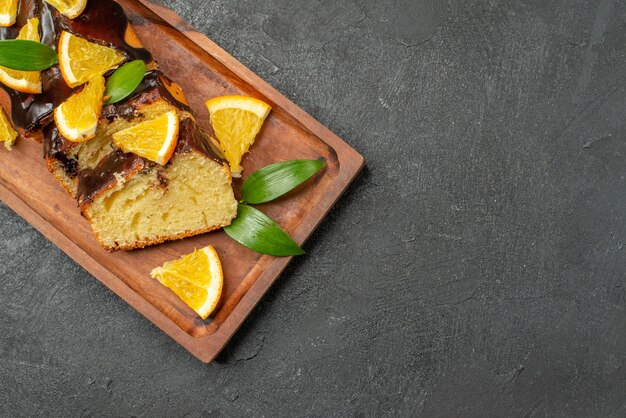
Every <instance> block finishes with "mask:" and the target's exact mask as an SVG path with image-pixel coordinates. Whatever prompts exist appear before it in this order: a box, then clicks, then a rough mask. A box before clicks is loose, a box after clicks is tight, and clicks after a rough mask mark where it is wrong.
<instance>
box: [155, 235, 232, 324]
mask: <svg viewBox="0 0 626 418" xmlns="http://www.w3.org/2000/svg"><path fill="white" fill-rule="evenodd" d="M150 276H152V277H153V278H155V279H157V280H158V281H160V282H161V283H162V284H163V285H165V286H166V287H168V288H169V289H170V290H172V291H173V292H174V293H176V295H178V297H180V298H181V299H182V300H183V302H185V303H186V304H187V305H189V307H190V308H191V309H193V310H194V311H196V313H197V314H198V315H200V317H201V318H202V319H207V318H208V317H209V315H211V313H212V312H213V311H214V310H215V308H216V307H217V304H218V302H219V300H220V297H221V296H222V288H223V287H224V275H223V273H222V263H221V262H220V258H219V256H218V255H217V252H216V251H215V248H213V247H212V246H210V245H209V246H208V247H205V248H203V249H201V250H196V251H194V252H193V253H191V254H189V255H186V256H184V257H182V258H180V259H178V260H175V261H169V262H167V263H165V264H163V266H162V267H158V268H155V269H154V270H152V272H151V273H150Z"/></svg>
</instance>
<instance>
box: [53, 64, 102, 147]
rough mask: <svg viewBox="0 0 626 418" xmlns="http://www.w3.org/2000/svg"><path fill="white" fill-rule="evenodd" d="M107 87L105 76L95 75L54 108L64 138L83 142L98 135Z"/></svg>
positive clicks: (55, 119)
mask: <svg viewBox="0 0 626 418" xmlns="http://www.w3.org/2000/svg"><path fill="white" fill-rule="evenodd" d="M105 89H106V86H105V82H104V77H102V76H101V75H98V76H95V77H94V78H92V79H91V80H89V81H88V82H87V84H86V85H85V87H84V88H83V90H82V91H81V92H80V93H76V94H73V95H72V96H70V98H69V99H67V100H66V101H65V102H63V104H61V105H60V106H59V107H57V108H56V109H55V110H54V121H55V122H56V124H57V127H58V128H59V132H60V133H61V135H62V136H63V137H64V138H66V139H68V140H70V141H73V142H83V141H87V140H88V139H91V138H93V137H94V136H96V130H97V129H98V119H100V113H101V112H102V105H103V96H104V91H105Z"/></svg>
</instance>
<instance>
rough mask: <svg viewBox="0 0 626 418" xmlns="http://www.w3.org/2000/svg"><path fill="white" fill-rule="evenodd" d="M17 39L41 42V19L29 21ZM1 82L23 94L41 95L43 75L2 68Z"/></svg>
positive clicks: (0, 73) (0, 71)
mask: <svg viewBox="0 0 626 418" xmlns="http://www.w3.org/2000/svg"><path fill="white" fill-rule="evenodd" d="M17 39H23V40H27V41H35V42H40V38H39V19H37V18H36V17H34V18H32V19H29V20H28V22H26V24H25V25H24V26H23V27H22V29H20V32H19V33H18V35H17ZM0 82H2V83H3V84H5V85H6V86H8V87H10V88H12V89H13V90H17V91H21V92H22V93H30V94H37V93H41V73H40V72H39V71H18V70H12V69H10V68H6V67H0Z"/></svg>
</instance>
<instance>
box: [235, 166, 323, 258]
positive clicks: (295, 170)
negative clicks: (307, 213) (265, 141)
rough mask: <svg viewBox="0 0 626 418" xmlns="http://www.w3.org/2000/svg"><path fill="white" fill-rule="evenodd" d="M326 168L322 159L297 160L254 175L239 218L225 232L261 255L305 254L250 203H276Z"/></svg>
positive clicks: (245, 188) (245, 187)
mask: <svg viewBox="0 0 626 418" xmlns="http://www.w3.org/2000/svg"><path fill="white" fill-rule="evenodd" d="M325 165H326V163H325V162H324V161H319V160H294V161H285V162H282V163H276V164H272V165H270V166H267V167H265V168H262V169H261V170H259V171H257V172H255V173H253V174H252V175H251V176H250V177H248V178H247V179H246V181H245V182H244V184H243V187H242V188H241V194H242V198H243V200H242V203H240V204H239V206H238V208H237V217H236V218H235V220H234V221H233V223H232V224H230V225H229V226H227V227H225V228H224V231H226V233H227V234H228V235H229V236H230V237H231V238H232V239H234V240H235V241H237V242H238V243H240V244H241V245H243V246H244V247H247V248H250V249H251V250H253V251H256V252H258V253H262V254H268V255H273V256H277V257H287V256H294V255H301V254H304V251H303V250H302V249H301V248H300V247H299V246H298V244H296V243H295V241H294V240H293V239H292V238H291V237H290V236H289V234H287V233H286V232H285V231H284V230H283V229H282V228H281V227H280V226H278V225H277V224H276V223H275V222H274V221H272V220H271V219H270V218H269V217H267V216H266V215H265V214H264V213H263V212H261V211H259V210H257V209H255V208H253V207H251V206H249V205H248V204H247V203H250V204H260V203H266V202H270V201H272V200H275V199H277V198H279V197H281V196H283V195H285V194H286V193H288V192H290V191H291V190H293V189H295V188H296V187H298V186H299V185H301V184H302V183H304V182H305V181H307V180H308V179H310V178H311V177H312V176H313V175H314V174H315V173H317V172H318V171H320V170H321V169H322V168H324V166H325Z"/></svg>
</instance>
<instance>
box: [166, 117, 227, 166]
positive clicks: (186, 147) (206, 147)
mask: <svg viewBox="0 0 626 418" xmlns="http://www.w3.org/2000/svg"><path fill="white" fill-rule="evenodd" d="M178 132H179V133H178V144H177V145H176V151H174V152H175V153H176V154H183V153H186V152H192V151H198V152H200V153H202V154H204V155H206V156H207V157H209V158H211V159H212V160H214V161H216V162H218V163H220V164H222V163H224V162H225V160H224V159H223V158H222V157H221V156H220V155H219V154H218V151H216V150H215V149H214V148H213V147H214V145H213V143H212V142H211V139H210V138H209V135H208V134H207V133H206V132H204V131H203V130H202V129H201V128H200V127H199V126H198V124H197V123H196V122H195V121H194V120H193V119H191V118H185V119H182V120H181V121H180V128H179V131H178Z"/></svg>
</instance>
